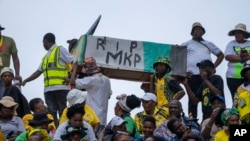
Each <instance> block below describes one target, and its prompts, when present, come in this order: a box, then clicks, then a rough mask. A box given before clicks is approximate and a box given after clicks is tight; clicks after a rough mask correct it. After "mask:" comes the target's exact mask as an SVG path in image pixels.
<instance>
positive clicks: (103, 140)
mask: <svg viewBox="0 0 250 141" xmlns="http://www.w3.org/2000/svg"><path fill="white" fill-rule="evenodd" d="M126 123H127V121H125V120H124V119H122V118H121V117H119V116H115V117H113V118H112V119H111V120H110V122H109V123H108V125H109V126H110V127H106V128H110V129H111V130H107V129H106V128H105V129H104V130H103V131H102V132H101V133H100V135H99V137H98V141H113V140H114V137H115V135H116V134H117V133H123V134H127V135H128V136H129V134H128V132H127V130H126ZM133 139H134V138H133V137H131V136H129V140H130V141H133Z"/></svg>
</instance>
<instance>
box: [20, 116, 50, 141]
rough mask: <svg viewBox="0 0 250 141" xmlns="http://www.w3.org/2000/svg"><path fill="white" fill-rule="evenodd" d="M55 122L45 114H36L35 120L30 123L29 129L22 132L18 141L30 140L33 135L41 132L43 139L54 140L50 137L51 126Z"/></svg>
mask: <svg viewBox="0 0 250 141" xmlns="http://www.w3.org/2000/svg"><path fill="white" fill-rule="evenodd" d="M52 122H53V120H52V119H50V118H48V115H47V114H46V113H44V112H36V113H34V115H33V118H32V119H31V120H29V121H28V124H29V127H30V128H29V129H28V130H26V131H24V132H22V133H21V134H20V135H19V136H18V137H17V138H16V141H25V140H29V137H30V136H32V135H33V133H35V132H41V133H42V136H43V138H46V139H47V140H52V138H51V137H50V135H49V132H48V131H49V124H50V123H52ZM32 138H36V137H32Z"/></svg>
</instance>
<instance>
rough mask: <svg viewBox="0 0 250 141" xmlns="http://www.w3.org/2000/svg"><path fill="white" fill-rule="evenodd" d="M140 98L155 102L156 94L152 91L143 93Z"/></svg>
mask: <svg viewBox="0 0 250 141" xmlns="http://www.w3.org/2000/svg"><path fill="white" fill-rule="evenodd" d="M141 99H143V100H145V101H150V100H153V101H154V102H156V96H155V94H153V93H145V94H144V96H143V97H142V98H141Z"/></svg>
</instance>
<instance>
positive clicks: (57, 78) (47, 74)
mask: <svg viewBox="0 0 250 141" xmlns="http://www.w3.org/2000/svg"><path fill="white" fill-rule="evenodd" d="M59 53H60V47H59V46H56V47H54V48H53V50H52V51H51V53H50V54H49V55H45V56H44V57H43V64H42V70H43V75H44V86H45V87H47V86H53V85H62V84H63V82H64V81H65V79H66V78H68V71H67V67H66V65H61V64H60V62H59Z"/></svg>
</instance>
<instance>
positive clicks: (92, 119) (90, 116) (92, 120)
mask: <svg viewBox="0 0 250 141" xmlns="http://www.w3.org/2000/svg"><path fill="white" fill-rule="evenodd" d="M67 111H68V108H65V109H64V110H63V113H62V115H61V117H60V119H59V124H61V123H63V122H64V121H66V120H68V118H67V115H66V113H67ZM84 111H85V114H84V115H83V119H84V120H85V121H87V122H88V123H89V124H90V125H91V126H92V127H94V126H95V125H96V124H97V123H99V122H100V120H99V118H98V117H97V115H96V114H95V112H94V111H93V110H92V109H91V108H90V107H89V106H88V105H85V106H84Z"/></svg>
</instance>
